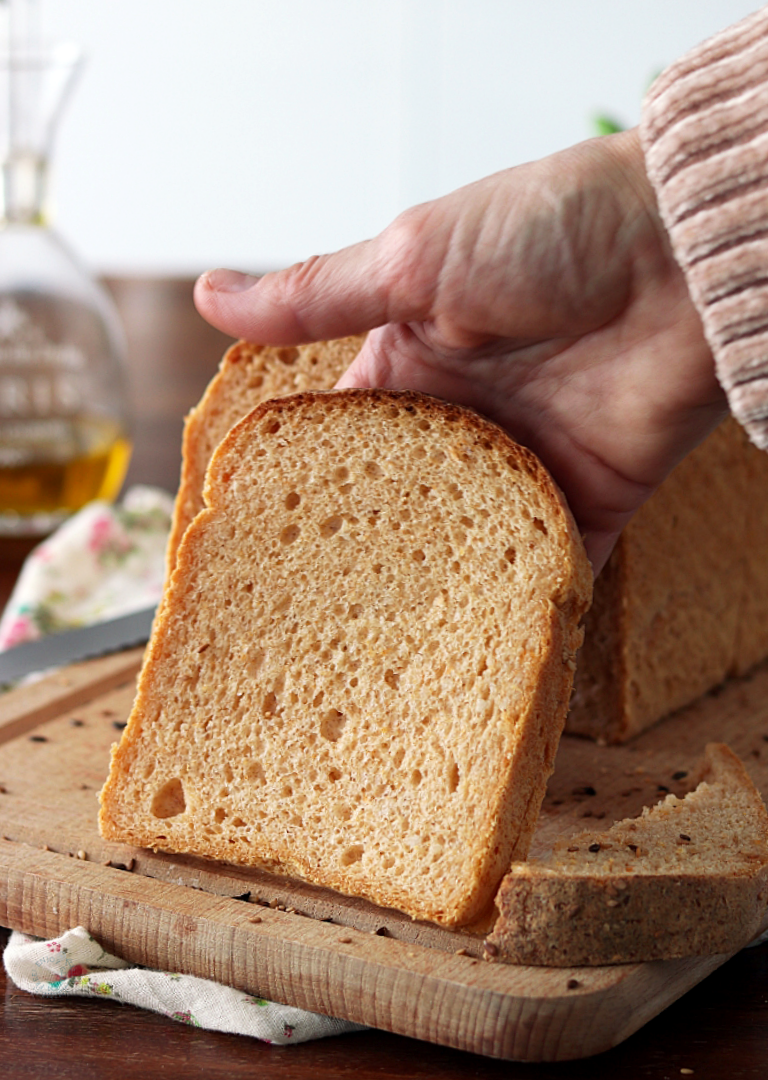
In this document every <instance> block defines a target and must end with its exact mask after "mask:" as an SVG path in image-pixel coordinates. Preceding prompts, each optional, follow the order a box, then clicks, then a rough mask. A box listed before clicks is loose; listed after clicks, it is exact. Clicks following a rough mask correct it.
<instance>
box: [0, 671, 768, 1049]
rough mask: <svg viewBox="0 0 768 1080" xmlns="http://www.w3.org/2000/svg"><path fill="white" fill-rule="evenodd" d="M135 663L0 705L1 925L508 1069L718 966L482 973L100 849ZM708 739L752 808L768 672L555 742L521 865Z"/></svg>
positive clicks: (400, 920) (432, 940) (239, 887)
mask: <svg viewBox="0 0 768 1080" xmlns="http://www.w3.org/2000/svg"><path fill="white" fill-rule="evenodd" d="M140 658H141V650H133V651H132V652H129V653H123V654H120V655H118V656H111V657H105V658H103V659H101V660H96V661H91V662H89V663H85V664H80V665H76V666H74V667H72V668H69V669H67V670H65V671H63V672H60V673H58V674H56V675H53V676H50V677H49V678H47V679H45V680H43V681H42V682H39V683H37V684H35V685H32V686H29V687H25V688H19V689H17V690H14V691H11V692H10V693H8V694H6V695H5V696H4V697H3V698H2V699H0V924H2V925H4V926H7V927H10V928H12V929H18V930H23V931H25V932H27V933H30V934H35V935H38V936H43V937H51V936H54V935H56V934H58V933H60V932H61V931H63V930H65V929H68V928H70V927H73V926H76V925H83V926H86V927H87V928H88V930H89V931H90V932H91V933H92V934H93V935H94V936H95V937H97V938H98V939H99V941H100V942H101V944H102V945H103V946H104V947H105V948H106V949H107V950H109V951H110V952H114V953H116V954H117V955H120V956H123V957H125V958H126V959H127V960H129V961H132V962H135V963H139V964H144V965H148V966H151V967H157V968H162V969H166V970H173V971H181V972H186V973H190V974H194V975H200V976H204V977H208V978H212V979H216V980H218V981H220V982H224V983H228V984H229V985H231V986H235V987H238V988H241V989H243V990H246V991H248V992H250V993H254V994H259V995H261V996H264V997H267V998H272V999H274V1000H276V1001H281V1002H285V1003H288V1004H291V1005H296V1006H298V1007H300V1008H305V1009H311V1010H313V1011H315V1012H320V1013H325V1014H327V1015H331V1016H339V1017H344V1018H347V1019H350V1020H354V1021H357V1022H359V1023H363V1024H369V1025H372V1026H374V1027H378V1028H382V1029H384V1030H386V1031H392V1032H396V1033H398V1034H401V1035H409V1036H413V1037H415V1038H418V1039H425V1040H428V1041H431V1042H435V1043H440V1044H443V1045H446V1046H452V1047H456V1048H458V1049H462V1050H470V1051H473V1052H475V1053H479V1054H486V1055H489V1056H492V1057H500V1058H505V1059H509V1060H513V1061H564V1060H569V1059H573V1058H578V1057H586V1056H588V1055H590V1054H595V1053H598V1052H600V1051H602V1050H606V1049H608V1048H609V1047H611V1046H614V1045H616V1044H617V1043H619V1042H621V1041H622V1040H623V1039H625V1038H626V1037H627V1036H629V1035H631V1034H632V1033H633V1032H634V1031H636V1030H637V1029H638V1028H640V1027H641V1026H642V1025H643V1024H644V1023H646V1022H647V1021H648V1020H649V1019H651V1018H652V1017H653V1016H655V1015H657V1014H658V1013H659V1012H661V1010H662V1009H664V1008H665V1007H666V1006H667V1005H669V1004H670V1003H671V1002H672V1001H674V1000H676V999H677V998H678V997H680V996H681V995H682V994H683V993H685V991H686V990H688V989H689V988H690V987H692V986H694V985H695V984H696V983H698V982H700V981H701V980H702V979H703V978H705V977H706V975H708V974H709V973H710V972H711V971H713V970H714V969H715V968H717V967H718V966H719V965H720V964H722V963H724V962H725V960H727V959H728V956H724V955H720V956H712V957H704V958H695V959H691V960H681V961H664V962H661V961H659V962H654V963H649V964H628V965H622V966H617V967H602V968H570V969H547V968H533V967H515V966H511V965H506V964H499V963H488V962H487V961H486V960H485V959H483V947H482V946H483V937H482V935H481V934H470V933H466V932H465V933H452V932H450V931H446V930H443V929H440V928H438V927H434V926H431V925H429V924H426V923H418V922H412V921H411V920H410V919H408V918H407V917H405V916H402V915H399V914H398V913H396V912H392V911H386V910H384V909H381V908H377V907H375V906H374V905H372V904H368V903H366V902H364V901H359V900H353V899H348V898H345V897H342V896H339V895H337V894H334V893H331V892H328V891H326V890H323V889H318V888H314V887H311V886H308V885H304V884H302V883H300V882H296V881H293V880H290V879H287V878H278V877H273V876H271V875H269V874H266V873H263V872H260V871H256V870H248V869H244V868H242V867H236V866H229V865H226V864H223V863H216V862H210V861H207V860H203V859H198V858H192V857H186V856H173V855H164V854H161V853H158V854H155V853H153V852H149V851H144V850H141V849H137V848H130V847H124V846H121V845H118V844H108V843H105V842H103V841H102V840H101V839H100V837H99V835H98V830H97V825H96V811H97V802H96V796H97V793H98V791H99V789H100V787H101V785H102V783H103V780H104V777H105V775H106V771H107V767H108V760H109V748H110V745H111V743H112V742H113V741H115V740H116V739H117V738H118V737H119V733H120V729H121V728H122V726H123V724H124V722H125V719H126V717H127V715H128V712H129V709H130V705H131V701H132V697H133V689H134V679H135V675H136V672H137V670H138V667H139V663H140ZM710 741H720V742H727V743H728V744H729V745H730V746H731V748H732V749H733V750H734V751H735V752H736V753H737V754H738V755H739V756H740V757H741V758H742V760H743V761H744V762H745V763H746V765H747V767H748V769H749V771H750V774H751V775H752V778H753V780H754V781H755V783H756V784H757V786H758V788H759V789H760V790H761V792H762V793H763V797H766V796H768V668H762V669H760V670H758V671H757V672H755V673H754V674H753V675H752V676H751V677H749V678H747V679H742V680H739V681H734V682H733V683H731V684H730V685H728V686H727V687H726V688H725V689H723V690H721V691H719V692H718V693H716V694H711V695H708V696H707V697H705V698H703V699H702V700H701V701H700V702H698V703H696V705H694V706H692V707H691V708H689V709H687V710H685V711H684V712H681V713H679V714H677V715H676V716H674V717H671V718H670V719H668V720H666V721H664V722H663V723H662V724H660V725H658V726H657V727H656V728H654V729H653V730H652V731H649V732H647V733H646V734H645V735H643V736H641V737H640V738H639V739H637V740H636V741H635V742H634V743H633V744H632V745H630V746H626V747H601V746H596V745H594V744H593V743H590V742H586V741H583V740H579V739H574V738H565V739H564V740H563V742H562V744H561V748H560V751H559V753H558V759H557V768H556V771H555V774H554V776H553V778H552V780H551V782H550V785H549V790H548V794H547V798H546V801H545V804H544V808H543V811H542V815H541V820H540V823H539V828H538V831H537V833H536V837H535V840H534V851H538V852H543V851H545V850H547V849H548V848H549V847H550V846H551V843H552V841H553V839H555V838H556V837H559V836H562V835H568V834H570V833H573V832H577V831H579V830H580V829H583V828H584V827H585V826H589V827H599V826H600V824H601V823H602V822H604V823H605V827H606V828H607V827H608V826H609V825H610V824H611V823H612V822H613V821H614V820H615V819H617V818H622V817H626V816H629V815H634V814H637V813H639V812H640V810H641V809H642V807H643V806H645V805H650V804H652V803H654V802H656V801H657V800H658V799H659V798H660V797H662V796H663V795H664V794H665V793H666V792H667V791H674V792H675V793H676V794H678V795H682V794H684V793H685V791H686V790H687V789H686V786H685V784H686V777H685V774H686V773H688V772H689V771H690V769H691V767H692V766H693V764H694V763H695V761H696V760H697V759H698V757H699V756H700V754H701V751H702V750H703V747H704V745H705V744H706V743H707V742H710ZM585 819H587V820H586V821H585Z"/></svg>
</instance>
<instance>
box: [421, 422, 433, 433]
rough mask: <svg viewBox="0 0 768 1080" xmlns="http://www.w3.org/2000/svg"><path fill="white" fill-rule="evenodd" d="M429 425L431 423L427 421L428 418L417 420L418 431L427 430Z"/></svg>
mask: <svg viewBox="0 0 768 1080" xmlns="http://www.w3.org/2000/svg"><path fill="white" fill-rule="evenodd" d="M431 426H432V425H431V424H430V423H429V421H428V420H419V423H418V428H419V431H429V429H430V427H431Z"/></svg>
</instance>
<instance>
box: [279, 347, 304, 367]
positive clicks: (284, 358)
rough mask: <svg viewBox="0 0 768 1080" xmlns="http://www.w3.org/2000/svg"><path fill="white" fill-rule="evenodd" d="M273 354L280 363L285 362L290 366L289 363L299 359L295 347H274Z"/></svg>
mask: <svg viewBox="0 0 768 1080" xmlns="http://www.w3.org/2000/svg"><path fill="white" fill-rule="evenodd" d="M275 356H276V357H277V359H278V360H279V361H280V363H281V364H286V365H287V366H288V367H290V366H291V364H295V363H296V361H297V360H298V359H299V350H298V349H296V348H283V349H275Z"/></svg>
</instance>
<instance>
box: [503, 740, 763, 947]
mask: <svg viewBox="0 0 768 1080" xmlns="http://www.w3.org/2000/svg"><path fill="white" fill-rule="evenodd" d="M699 778H700V783H699V785H698V786H697V787H696V788H695V790H694V791H692V792H691V793H690V794H688V795H686V796H685V798H683V799H678V798H677V797H676V796H675V795H667V797H666V798H665V799H664V801H663V802H661V803H659V804H658V805H657V806H654V807H652V808H650V809H646V810H645V811H644V812H643V815H642V816H641V817H639V818H635V819H630V820H626V821H620V822H618V823H617V824H615V825H613V826H612V827H611V828H609V829H607V830H606V831H605V832H584V833H580V834H579V835H578V836H574V837H571V838H570V839H568V840H563V841H560V842H559V843H558V846H557V847H556V849H555V851H554V852H553V853H552V855H551V856H550V857H549V858H547V859H544V860H542V861H534V860H531V861H530V862H528V863H520V864H517V865H515V866H513V867H512V869H511V871H510V872H509V874H507V876H506V877H505V878H504V881H503V882H502V885H501V888H500V890H499V893H498V896H497V899H496V904H497V907H498V908H499V912H500V915H499V918H498V919H497V921H496V924H495V926H494V929H493V932H492V934H491V935H490V941H491V943H492V946H495V948H496V950H497V951H498V955H499V956H500V958H502V959H504V960H507V961H510V962H512V963H515V964H536V965H544V966H547V967H571V966H578V965H599V964H617V963H628V962H639V961H644V960H669V959H674V958H678V957H683V956H696V955H715V954H719V953H728V952H734V951H736V950H737V949H740V948H742V947H743V946H744V945H746V944H747V943H748V942H749V941H750V940H751V939H752V938H753V937H754V936H755V935H756V934H757V933H758V932H759V931H760V929H761V928H763V926H764V924H765V922H766V917H767V916H768V813H766V809H765V806H764V805H763V801H762V799H761V798H760V795H759V793H758V792H757V790H756V789H755V787H754V785H753V784H752V781H751V780H750V778H749V775H748V773H747V771H746V769H745V768H744V766H743V765H742V764H741V762H740V761H739V759H738V758H737V757H736V756H735V754H733V753H732V752H731V751H730V750H729V749H728V747H727V746H724V745H722V744H710V745H709V746H708V747H707V749H706V754H705V759H704V762H703V765H702V767H701V769H700V773H699Z"/></svg>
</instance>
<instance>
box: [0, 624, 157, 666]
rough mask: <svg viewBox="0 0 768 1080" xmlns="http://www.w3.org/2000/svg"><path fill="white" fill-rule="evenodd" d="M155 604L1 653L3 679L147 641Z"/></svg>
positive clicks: (70, 662) (85, 658)
mask: <svg viewBox="0 0 768 1080" xmlns="http://www.w3.org/2000/svg"><path fill="white" fill-rule="evenodd" d="M155 611H156V608H155V607H148V608H141V609H140V610H139V611H132V612H131V613H130V614H129V615H120V616H118V618H116V619H108V620H106V621H105V622H100V623H92V624H91V625H90V626H80V627H78V628H77V629H76V630H60V631H59V632H58V633H54V634H48V635H47V637H43V638H40V639H39V640H38V641H26V642H24V644H22V645H14V646H13V648H10V649H6V650H5V652H2V653H0V683H8V682H11V681H14V680H16V679H20V678H21V677H22V676H24V675H29V674H31V673H32V672H33V671H46V670H47V669H48V668H53V667H61V666H62V665H64V664H73V663H75V662H76V661H77V660H89V659H91V658H92V657H95V656H106V655H107V653H113V652H118V651H119V650H121V649H129V648H132V647H133V646H134V645H143V644H144V643H145V642H146V641H148V640H149V635H150V632H151V630H152V620H153V618H154V616H155Z"/></svg>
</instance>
